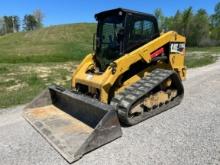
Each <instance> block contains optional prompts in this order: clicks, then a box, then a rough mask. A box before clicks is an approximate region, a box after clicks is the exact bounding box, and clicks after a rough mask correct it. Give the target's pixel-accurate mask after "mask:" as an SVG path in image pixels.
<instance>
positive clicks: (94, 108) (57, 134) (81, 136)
mask: <svg viewBox="0 0 220 165" xmlns="http://www.w3.org/2000/svg"><path fill="white" fill-rule="evenodd" d="M23 116H24V118H25V119H26V120H27V121H28V122H29V123H30V124H31V125H32V126H33V127H34V128H35V129H36V130H37V131H38V132H39V133H40V134H41V135H42V136H43V137H44V138H45V139H46V140H47V141H48V142H49V143H50V144H51V145H52V146H53V147H54V148H55V149H56V150H57V151H58V152H59V153H60V154H61V155H62V156H63V157H64V158H65V159H66V160H67V161H68V162H69V163H72V162H74V161H76V160H78V159H79V158H81V157H82V156H83V155H84V154H85V153H87V152H89V151H92V150H94V149H96V148H98V147H100V146H102V145H104V144H106V143H109V142H111V141H113V140H115V139H116V138H118V137H120V136H121V135H122V132H121V126H120V123H119V120H118V117H117V113H116V111H115V110H114V109H113V108H112V107H111V106H110V105H107V104H103V103H101V102H99V101H97V100H95V99H92V98H89V97H87V96H83V95H79V94H76V93H73V92H71V91H69V90H66V89H64V88H61V87H58V86H51V87H49V88H48V89H47V90H45V91H44V92H42V93H41V94H40V95H39V96H38V97H36V98H35V99H34V100H33V101H32V102H31V103H30V104H29V105H27V106H26V107H25V109H24V113H23Z"/></svg>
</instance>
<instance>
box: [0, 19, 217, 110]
mask: <svg viewBox="0 0 220 165" xmlns="http://www.w3.org/2000/svg"><path fill="white" fill-rule="evenodd" d="M95 31H96V24H91V23H81V24H70V25H59V26H51V27H47V28H42V29H39V30H35V31H31V32H20V33H15V34H8V35H5V36H0V108H5V107H10V106H13V105H18V104H24V103H28V102H30V101H31V100H32V99H33V98H34V97H35V96H36V95H38V94H39V93H40V92H41V91H42V90H43V89H45V88H47V86H49V85H51V84H58V85H62V86H65V87H70V81H71V75H72V72H73V71H74V69H75V66H76V63H79V60H81V59H82V58H83V57H84V56H85V55H87V54H88V53H89V52H92V38H93V37H92V36H93V33H95ZM219 51H220V48H219V47H213V48H190V49H187V52H186V61H185V62H186V65H187V67H198V66H203V65H207V64H210V63H213V62H215V60H216V59H217V56H219Z"/></svg>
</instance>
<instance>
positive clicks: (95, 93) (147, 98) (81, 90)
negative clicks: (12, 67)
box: [24, 8, 186, 163]
mask: <svg viewBox="0 0 220 165" xmlns="http://www.w3.org/2000/svg"><path fill="white" fill-rule="evenodd" d="M95 18H96V20H97V21H98V24H97V32H96V35H94V39H93V46H94V53H91V54H89V55H87V56H86V57H85V58H84V60H83V61H82V62H81V64H80V65H79V66H78V67H77V69H76V71H75V72H74V73H73V76H72V82H71V89H70V90H68V89H65V88H63V87H60V86H56V85H53V86H50V87H49V88H48V89H46V90H45V91H43V92H42V93H41V94H40V95H39V96H37V97H36V98H35V99H34V100H33V101H32V102H31V103H30V104H28V105H27V106H26V107H25V109H24V117H25V119H26V120H27V121H28V122H29V123H30V124H31V125H32V126H33V127H34V128H35V129H36V130H37V131H38V132H39V133H40V134H41V135H42V136H43V137H44V138H45V139H46V140H47V141H48V142H49V143H50V144H51V145H52V146H53V147H54V148H55V149H56V150H57V151H58V152H59V153H60V154H61V155H62V156H63V157H64V158H65V159H66V160H67V161H68V162H69V163H72V162H74V161H76V160H78V159H79V158H81V157H82V156H83V155H84V154H85V153H88V152H89V151H92V150H94V149H96V148H98V147H100V146H102V145H104V144H106V143H109V142H111V141H113V140H115V139H117V138H119V137H121V136H122V131H121V124H123V125H128V126H131V125H135V124H137V123H139V122H141V121H144V120H146V119H148V118H150V117H152V116H155V115H157V114H159V113H161V112H163V111H165V110H168V109H170V108H172V107H174V106H176V105H178V104H180V102H181V100H182V98H183V94H184V89H183V85H182V80H184V79H185V77H186V67H185V66H184V58H185V42H186V39H185V37H183V36H181V35H179V34H177V33H176V32H173V31H169V32H166V33H163V34H160V33H159V30H158V24H157V20H156V18H155V17H154V16H153V15H150V14H146V13H141V12H136V11H132V10H128V9H122V8H117V9H113V10H108V11H104V12H101V13H98V14H96V15H95Z"/></svg>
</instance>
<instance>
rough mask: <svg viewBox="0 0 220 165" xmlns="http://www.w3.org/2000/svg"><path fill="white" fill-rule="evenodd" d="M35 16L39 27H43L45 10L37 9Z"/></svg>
mask: <svg viewBox="0 0 220 165" xmlns="http://www.w3.org/2000/svg"><path fill="white" fill-rule="evenodd" d="M33 16H34V17H35V19H36V21H37V28H41V27H42V26H43V18H44V14H43V12H42V11H41V10H40V9H36V10H35V11H34V12H33Z"/></svg>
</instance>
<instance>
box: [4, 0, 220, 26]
mask: <svg viewBox="0 0 220 165" xmlns="http://www.w3.org/2000/svg"><path fill="white" fill-rule="evenodd" d="M217 2H219V0H200V1H199V0H182V1H181V0H169V1H168V0H151V1H150V0H3V1H2V2H1V5H0V16H3V15H18V16H19V17H21V18H22V17H23V16H24V14H29V13H32V12H33V11H34V10H35V9H41V10H42V11H43V13H44V15H45V18H44V25H46V26H49V25H57V24H66V23H76V22H95V19H94V14H95V13H97V12H100V11H102V10H106V9H112V8H116V7H123V8H129V9H133V10H138V11H143V12H148V13H153V11H154V10H155V9H156V8H161V9H162V10H163V13H164V15H166V16H170V15H174V14H175V12H176V10H177V9H179V10H183V9H185V8H187V7H189V6H192V7H193V10H194V11H196V10H198V9H199V8H204V9H206V11H207V12H208V13H209V14H212V13H213V12H214V6H215V4H216V3H217Z"/></svg>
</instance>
